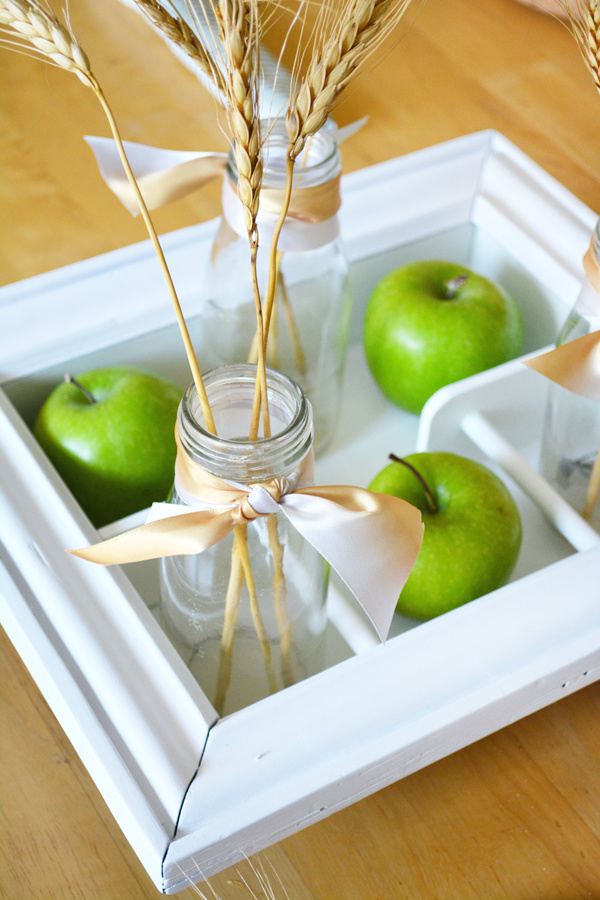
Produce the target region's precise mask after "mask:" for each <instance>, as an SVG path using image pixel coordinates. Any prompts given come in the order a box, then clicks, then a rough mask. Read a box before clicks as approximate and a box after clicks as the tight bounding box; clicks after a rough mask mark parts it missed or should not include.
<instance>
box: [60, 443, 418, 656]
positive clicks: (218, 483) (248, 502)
mask: <svg viewBox="0 0 600 900" xmlns="http://www.w3.org/2000/svg"><path fill="white" fill-rule="evenodd" d="M311 469H312V465H311V460H310V459H308V458H305V460H304V461H303V462H302V463H300V465H299V468H298V470H297V471H296V472H295V473H294V474H293V476H291V477H288V478H286V479H273V480H270V481H268V482H265V483H263V484H256V485H242V484H236V483H230V482H227V481H224V480H222V479H221V478H218V477H217V476H215V475H212V474H211V473H209V472H207V471H206V470H205V469H203V468H202V467H201V466H199V465H198V464H197V463H195V462H194V461H193V460H191V459H190V457H189V456H188V455H187V454H185V452H184V451H183V450H182V448H181V446H180V447H179V450H178V455H177V462H176V469H175V472H176V489H177V491H178V494H179V495H180V496H183V498H184V499H185V500H186V502H190V504H193V505H189V506H179V505H176V504H169V503H156V504H154V505H153V507H152V508H151V510H150V516H149V519H148V521H147V522H146V524H144V525H141V526H140V527H138V528H134V529H132V530H131V531H127V532H124V533H123V534H120V535H117V536H116V537H113V538H109V539H108V540H106V541H103V542H101V543H98V544H94V545H93V546H91V547H86V548H83V549H80V550H71V551H70V552H71V553H73V554H74V555H75V556H79V557H81V558H82V559H86V560H89V561H90V562H95V563H100V564H102V565H111V564H113V563H118V564H121V563H128V562H138V561H141V560H146V559H156V558H158V557H161V556H175V555H179V554H192V553H201V552H202V551H203V550H206V549H207V548H208V547H211V546H212V545H213V544H216V543H217V542H218V541H220V540H222V539H223V538H224V537H226V535H228V534H229V533H230V532H231V531H232V530H233V529H234V527H235V526H236V525H238V524H243V523H246V522H249V521H251V520H252V519H254V518H256V517H258V516H268V515H272V514H273V513H276V512H279V513H283V514H284V515H285V516H286V517H287V518H288V520H289V521H290V523H291V524H292V525H293V526H294V528H296V529H297V530H298V531H299V532H300V534H301V535H302V536H303V537H304V538H305V539H306V540H308V541H309V542H310V543H311V544H312V545H313V546H314V547H315V549H316V550H317V551H318V552H319V553H320V554H321V555H322V556H323V557H324V558H325V559H326V560H327V562H329V563H330V564H331V566H332V567H333V568H334V569H335V571H336V572H337V573H338V575H339V576H340V577H341V578H342V580H343V581H344V582H345V584H346V585H347V586H348V588H349V589H350V590H351V591H352V593H353V594H354V595H355V597H356V598H357V600H358V601H359V603H360V604H361V606H362V607H363V609H364V610H365V612H366V613H367V615H368V616H369V618H370V620H371V622H372V623H373V625H374V627H375V629H376V631H377V633H378V634H379V636H380V638H381V639H382V640H385V638H386V636H387V633H388V631H389V627H390V624H391V621H392V616H393V613H394V609H395V607H396V603H397V601H398V596H399V594H400V591H401V590H402V588H403V587H404V584H405V583H406V580H407V578H408V576H409V575H410V572H411V569H412V567H413V565H414V563H415V560H416V558H417V555H418V553H419V550H420V547H421V542H422V539H423V524H422V522H421V514H420V512H419V511H418V510H417V509H416V508H415V507H414V506H411V505H410V504H409V503H406V502H405V501H404V500H400V499H399V498H397V497H391V496H388V495H386V494H376V493H374V492H372V491H369V490H366V489H364V488H359V487H352V486H349V485H330V486H327V487H322V486H320V487H312V486H303V485H304V484H305V482H306V479H307V476H308V477H310V471H311Z"/></svg>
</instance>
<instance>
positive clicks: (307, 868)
mask: <svg viewBox="0 0 600 900" xmlns="http://www.w3.org/2000/svg"><path fill="white" fill-rule="evenodd" d="M69 8H70V15H71V20H72V22H73V26H74V28H75V31H76V34H77V36H78V37H79V39H80V41H81V42H82V44H83V45H84V47H85V48H86V50H87V51H88V53H89V56H90V58H91V61H92V67H93V69H94V72H95V74H96V76H97V77H98V79H99V80H100V82H101V84H102V86H103V88H104V90H105V92H106V94H107V96H108V97H109V99H110V101H111V103H112V105H113V107H114V110H115V113H116V115H117V118H118V120H119V122H120V125H121V128H122V130H123V135H124V137H126V138H128V139H131V140H136V141H141V142H147V143H154V144H157V145H162V146H167V147H176V148H184V149H194V148H197V149H224V148H225V146H226V144H227V138H226V137H225V136H224V135H223V134H222V132H221V130H220V125H219V122H218V118H217V115H216V109H215V104H214V101H213V100H212V99H211V98H210V96H209V95H208V94H207V93H206V91H204V89H203V88H201V87H199V85H198V83H197V81H196V79H195V77H194V76H193V75H192V74H191V73H190V72H188V71H187V70H186V69H185V68H184V67H183V66H182V65H181V64H180V63H179V62H178V61H177V60H176V59H175V58H174V57H173V56H172V55H171V53H170V52H169V50H168V48H167V47H166V46H165V44H164V43H163V41H162V40H161V39H160V38H158V37H156V36H155V35H153V34H152V33H151V32H150V30H149V28H148V26H147V24H146V23H145V21H144V20H143V19H142V18H141V17H140V16H139V15H138V14H137V13H135V12H132V11H131V10H129V9H127V8H125V7H123V6H122V5H121V4H120V3H119V2H118V0H102V3H98V2H97V0H70V4H69ZM0 83H1V84H2V91H1V92H0V115H1V119H0V152H1V159H0V165H1V168H2V180H1V181H0V194H1V209H2V226H1V237H0V281H1V282H2V283H8V282H11V281H14V280H18V279H20V278H25V277H28V276H30V275H35V274H37V273H40V272H44V271H46V270H48V269H52V268H56V267H58V266H62V265H65V264H67V263H70V262H73V261H76V260H79V259H83V258H87V257H90V256H93V255H95V254H98V253H103V252H106V251H108V250H111V249H114V248H116V247H119V246H122V245H124V244H129V243H132V242H135V241H138V240H143V239H145V233H144V231H143V225H142V223H141V222H140V220H138V219H132V218H131V217H130V216H129V214H128V213H126V212H125V211H124V209H123V208H122V207H121V205H120V204H119V203H118V201H117V200H115V199H114V198H113V197H112V195H111V194H110V193H109V192H108V191H107V190H106V188H105V186H104V184H103V182H102V181H101V180H100V178H99V176H98V174H97V170H96V166H95V163H94V161H93V158H92V154H91V152H90V150H89V149H88V148H87V146H86V145H85V144H84V142H83V140H82V135H83V134H107V129H106V125H105V122H104V120H103V116H102V113H101V111H100V109H99V108H98V106H97V104H96V101H95V100H94V97H93V95H92V94H91V92H90V91H86V89H85V88H84V87H83V86H82V85H81V84H80V83H79V82H78V81H77V80H76V79H75V78H73V77H72V76H69V75H68V74H66V73H64V72H60V71H57V70H53V69H50V68H48V67H47V66H45V65H43V64H41V63H39V62H35V61H33V60H31V59H27V58H25V57H20V56H17V55H15V54H12V53H9V52H8V51H5V50H2V51H0ZM366 113H368V114H369V115H370V121H369V124H368V126H367V127H366V128H364V129H363V131H362V132H360V134H358V135H357V136H355V137H354V138H353V139H352V140H351V141H349V142H348V143H347V144H346V145H344V148H343V156H344V166H345V170H346V171H350V170H353V169H357V168H361V167H363V166H368V165H371V164H373V163H376V162H379V161H382V160H385V159H389V158H391V157H395V156H398V155H400V154H403V153H407V152H410V151H413V150H418V149H421V148H423V147H426V146H429V145H431V144H434V143H437V142H440V141H444V140H448V139H450V138H454V137H457V136H459V135H462V134H466V133H469V132H472V131H478V130H480V129H485V128H496V129H498V130H499V131H501V132H502V133H503V134H505V135H506V137H508V138H509V139H510V140H512V141H514V142H515V143H516V144H517V145H518V146H519V147H521V149H523V150H524V151H525V152H526V153H528V154H529V155H530V156H531V157H532V158H533V159H534V160H535V161H537V162H538V163H540V164H541V165H542V166H543V167H544V168H546V169H547V170H548V171H549V172H550V173H551V174H552V175H554V176H556V177H557V178H558V179H559V180H560V181H561V182H563V184H565V185H566V186H567V187H568V188H569V189H570V190H571V191H572V192H573V193H574V194H575V195H576V196H578V197H580V198H581V199H582V200H583V201H584V202H586V203H587V204H588V205H589V206H591V207H592V208H593V209H600V180H599V179H598V171H599V166H600V156H599V154H598V147H599V146H600V97H598V94H597V93H596V90H595V88H594V86H593V83H592V81H591V78H590V77H589V75H588V73H587V71H586V69H585V67H584V65H583V63H582V61H581V59H580V57H579V53H578V50H577V48H576V46H575V42H574V41H573V39H572V38H571V36H570V35H569V34H568V33H567V31H566V29H565V28H564V26H562V25H561V24H559V23H558V22H556V21H555V20H553V19H552V18H550V17H548V16H545V15H543V14H541V13H537V12H535V11H533V10H532V9H529V8H528V7H526V6H523V5H521V4H517V3H514V2H513V0H477V2H474V0H429V2H428V3H427V4H426V5H425V7H424V8H423V10H422V12H421V13H420V15H419V17H418V18H417V20H416V22H415V23H414V25H413V27H412V28H411V30H410V31H409V32H408V34H407V35H405V36H404V38H403V40H402V41H400V42H399V43H397V44H395V45H394V46H392V47H391V48H390V49H389V51H388V54H387V56H386V57H385V59H384V60H383V62H382V63H381V65H380V67H379V68H378V69H377V72H376V74H371V75H368V76H365V77H363V78H362V79H361V80H360V81H359V83H358V84H357V85H356V86H355V87H354V89H353V90H352V91H351V93H350V94H349V96H348V97H347V98H346V100H345V101H344V103H343V104H342V105H341V106H340V108H339V109H338V110H337V111H336V117H337V119H338V121H339V122H340V123H342V124H344V123H347V122H350V121H352V120H353V119H355V118H358V117H360V116H363V115H365V114H366ZM218 195H219V191H218V188H214V189H212V188H211V189H209V190H206V191H203V192H201V193H197V194H195V195H193V196H192V197H190V198H189V199H187V200H185V201H179V202H178V203H175V204H173V205H172V206H171V207H169V208H167V209H164V210H161V211H159V212H158V213H157V214H156V222H157V225H158V228H159V230H160V231H161V232H167V231H170V230H173V229H175V228H180V227H183V226H186V225H190V224H193V223H195V222H196V221H199V220H202V219H206V218H211V217H212V216H214V215H216V213H217V212H218V208H219V196H218ZM82 302H85V298H82ZM565 602H568V601H567V599H566V600H565ZM441 677H443V673H441ZM0 686H1V696H2V712H1V715H2V729H1V733H0V742H1V743H0V747H1V766H2V773H1V777H2V787H1V802H0V823H1V834H0V840H1V847H2V857H1V862H0V895H1V896H2V897H3V898H6V900H54V898H56V900H59V898H60V900H75V898H76V900H80V898H82V900H83V898H85V900H141V898H153V897H156V896H157V893H156V890H155V888H154V887H153V886H152V885H151V883H150V881H149V879H148V878H147V876H146V874H145V873H144V871H143V870H142V868H141V866H140V864H139V863H138V862H137V860H136V858H135V856H134V855H133V853H132V851H131V850H130V848H129V846H128V844H127V843H126V841H125V840H124V838H123V837H122V835H121V833H120V831H119V829H118V827H117V825H116V824H115V822H114V820H113V819H112V817H111V815H110V813H109V812H108V810H107V808H106V806H105V805H104V802H103V800H102V798H101V797H100V795H99V794H98V792H97V790H96V788H95V786H94V785H93V784H92V782H91V780H90V779H89V777H88V775H87V773H86V772H85V770H84V769H83V767H82V765H81V763H80V762H79V760H78V758H77V757H76V755H75V754H74V752H73V750H72V748H71V746H70V744H69V743H68V741H67V740H66V738H65V737H64V735H63V733H62V731H61V729H60V728H59V726H58V725H57V723H56V721H55V719H54V717H53V716H52V714H51V713H50V711H49V710H48V708H47V706H46V704H45V702H44V700H43V699H42V697H41V695H40V693H39V691H38V689H37V688H36V686H35V685H34V684H33V683H32V681H31V679H30V677H29V675H28V674H27V672H26V671H25V669H24V667H23V666H22V664H21V662H20V660H19V659H18V657H17V655H16V653H15V652H14V650H13V649H12V647H11V645H10V643H9V642H8V641H7V640H6V638H5V637H4V636H2V671H1V674H0ZM388 689H389V690H392V691H399V690H410V685H389V686H388ZM599 747H600V687H599V686H598V685H592V686H591V687H588V688H586V689H585V690H583V691H580V692H579V693H577V694H575V695H573V696H571V697H569V698H567V699H565V700H563V701H561V702H560V703H558V704H555V705H553V706H551V707H549V708H548V709H546V710H543V711H541V712H539V713H537V714H536V715H533V716H531V717H529V718H527V719H525V720H523V721H521V722H517V723H515V724H514V725H512V726H510V727H509V728H506V729H504V730H503V731H501V732H499V733H497V734H495V735H492V736H490V737H489V738H487V739H485V740H483V741H480V742H478V743H477V744H475V745H473V746H471V747H468V748H467V749H465V750H463V751H461V752H459V753H456V754H454V755H453V756H451V757H448V758H447V759H444V760H442V761H441V762H438V763H436V764H435V765H432V766H430V767H428V768H427V769H425V770H423V771H421V772H418V773H417V774H415V775H413V776H410V777H409V778H406V779H404V780H403V781H400V782H398V783H397V784H395V785H392V786H391V787H389V788H387V789H386V790H383V791H381V792H379V793H378V794H376V795H374V796H372V797H370V798H368V799H366V800H363V801H361V802H360V803H357V804H355V805H354V806H352V807H350V808H348V809H347V810H344V811H343V812H340V813H337V814H336V815H334V816H331V817H330V818H328V819H326V820H325V821H323V822H321V823H318V824H316V825H313V826H312V827H311V828H309V829H306V830H305V831H302V832H300V833H299V834H297V835H295V836H293V837H291V838H288V839H287V840H285V841H283V842H282V843H281V844H279V845H278V846H276V847H273V848H272V849H271V850H269V851H267V852H266V853H265V854H261V855H260V859H262V860H268V861H269V862H265V866H266V870H267V872H270V878H271V881H272V882H273V884H274V886H275V888H276V896H278V897H279V896H281V897H283V896H285V894H284V891H283V888H282V887H281V886H280V885H279V884H278V881H277V877H276V876H275V875H274V873H273V871H272V870H271V869H270V865H272V866H273V868H274V870H276V872H277V873H278V875H279V876H280V877H281V880H282V882H283V885H284V886H285V889H286V891H287V894H288V896H289V897H290V898H294V900H310V898H318V900H337V898H339V897H344V898H347V900H366V898H381V900H384V898H385V900H390V898H407V900H408V898H410V900H416V898H419V900H433V898H441V900H459V898H460V900H471V898H473V900H476V898H486V900H495V898H498V900H505V898H506V900H508V898H510V900H531V898H544V900H583V898H588V897H596V898H597V897H600V769H599V766H598V752H599V751H598V748H599ZM249 871H250V870H249V867H248V866H244V867H241V874H239V873H238V872H237V871H236V870H229V871H227V872H224V873H222V874H221V875H220V876H218V877H216V878H215V879H213V882H212V883H213V886H214V888H215V890H216V891H217V893H218V894H219V896H221V897H223V898H227V900H244V898H246V897H248V891H247V890H246V888H245V887H244V885H243V880H242V876H243V877H246V876H248V877H250V875H249ZM257 894H258V895H259V896H261V894H260V892H257ZM184 896H189V897H192V896H193V892H192V891H191V890H190V891H189V892H186V894H185V895H184Z"/></svg>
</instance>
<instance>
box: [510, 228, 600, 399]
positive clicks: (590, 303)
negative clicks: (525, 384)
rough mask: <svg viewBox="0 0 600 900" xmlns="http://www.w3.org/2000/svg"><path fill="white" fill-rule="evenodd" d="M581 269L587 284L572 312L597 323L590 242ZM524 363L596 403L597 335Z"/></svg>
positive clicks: (599, 273) (599, 269) (599, 381)
mask: <svg viewBox="0 0 600 900" xmlns="http://www.w3.org/2000/svg"><path fill="white" fill-rule="evenodd" d="M583 268H584V270H585V274H586V276H587V281H586V282H585V283H584V285H583V287H582V289H581V293H580V294H579V297H578V298H577V302H576V304H575V309H578V310H579V311H580V313H581V315H582V316H583V317H584V318H588V319H597V318H598V317H599V316H600V265H598V260H597V259H596V253H595V251H594V244H593V239H592V241H591V242H590V246H589V248H588V250H587V251H586V254H585V256H584V257H583ZM524 362H525V365H526V366H529V368H530V369H534V370H535V371H536V372H539V373H540V375H544V376H545V377H546V378H548V379H550V381H554V382H555V383H556V384H560V385H561V386H562V387H564V388H566V389H567V390H568V391H571V392H572V393H574V394H578V395H579V396H580V397H587V398H589V399H590V400H596V401H599V402H600V331H592V332H591V333H590V334H586V335H584V336H583V337H580V338H577V339H576V340H574V341H568V342H567V343H566V344H561V345H560V346H559V347H555V348H554V349H553V350H550V351H549V352H548V353H542V354H541V355H540V356H535V357H533V358H532V359H527V360H524Z"/></svg>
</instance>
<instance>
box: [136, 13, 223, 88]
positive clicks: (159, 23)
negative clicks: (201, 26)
mask: <svg viewBox="0 0 600 900" xmlns="http://www.w3.org/2000/svg"><path fill="white" fill-rule="evenodd" d="M135 2H136V4H137V5H138V7H139V8H140V10H141V11H142V12H143V13H144V15H145V16H146V17H147V18H148V19H149V20H150V21H151V22H152V24H153V25H155V26H156V27H157V28H158V29H159V31H161V32H162V33H163V34H164V35H165V37H167V38H169V40H171V41H173V43H174V44H177V46H178V47H180V48H181V49H182V50H183V52H184V53H185V54H186V55H187V56H189V58H190V59H192V60H193V61H194V62H195V63H196V64H197V65H198V66H199V68H200V69H201V71H202V72H204V74H205V75H208V77H209V78H210V79H211V80H212V81H213V82H214V84H215V87H216V88H217V89H218V91H219V92H220V93H221V94H223V93H224V91H225V79H224V77H223V73H222V72H221V70H220V68H219V66H218V64H217V62H216V60H215V59H214V58H213V57H212V56H211V54H210V53H209V52H208V50H207V49H206V47H205V46H204V44H203V43H202V41H201V40H200V38H199V37H198V36H197V35H196V34H195V32H194V31H193V30H192V29H191V28H190V26H189V25H188V23H187V22H186V21H185V19H182V18H181V16H179V15H177V14H176V13H175V12H173V13H170V12H169V11H168V10H167V9H165V7H164V6H162V4H160V3H159V2H158V0H135Z"/></svg>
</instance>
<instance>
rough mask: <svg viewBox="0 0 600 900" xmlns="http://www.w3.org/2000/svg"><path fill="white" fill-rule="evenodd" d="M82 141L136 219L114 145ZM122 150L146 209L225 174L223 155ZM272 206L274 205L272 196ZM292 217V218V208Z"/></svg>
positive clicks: (341, 131)
mask: <svg viewBox="0 0 600 900" xmlns="http://www.w3.org/2000/svg"><path fill="white" fill-rule="evenodd" d="M367 119H368V116H365V117H364V118H362V119H358V120H357V121H356V122H352V123H351V124H350V125H346V126H345V127H344V128H335V129H333V128H332V133H333V135H334V138H335V141H336V143H337V144H338V145H339V144H341V143H342V141H345V140H346V139H347V138H349V137H351V136H352V135H353V134H356V132H357V131H359V130H360V129H361V128H362V127H363V125H364V124H365V122H366V121H367ZM84 140H85V141H86V142H87V144H88V145H89V146H90V147H91V149H92V151H93V153H94V156H95V157H96V162H97V164H98V168H99V170H100V174H101V175H102V178H103V179H104V181H105V182H106V184H107V185H108V186H109V188H110V189H111V191H112V192H113V193H114V194H115V195H116V196H117V197H118V198H119V200H120V201H121V203H123V205H124V206H126V207H127V209H128V210H129V212H130V213H131V214H132V215H134V216H137V215H138V214H139V212H140V209H139V206H138V202H137V199H136V197H135V193H134V191H133V189H132V188H131V185H130V184H129V181H128V179H127V176H126V174H125V169H124V168H123V163H122V162H121V157H120V156H119V152H118V150H117V145H116V143H115V142H114V141H113V140H112V139H111V138H104V137H92V136H90V135H86V136H85V138H84ZM123 147H124V148H125V152H126V154H127V159H128V160H129V165H130V166H131V169H132V171H133V174H134V175H135V179H136V181H137V183H138V187H139V189H140V191H141V193H142V196H143V198H144V202H145V203H146V205H147V207H148V209H157V208H158V207H160V206H166V204H167V203H171V202H172V201H174V200H178V199H180V198H181V197H185V196H187V195H188V194H190V193H192V192H193V191H196V190H198V189H199V188H201V187H203V186H204V185H205V184H208V183H209V182H211V181H213V180H214V179H215V178H219V177H222V176H223V175H224V174H225V169H226V163H227V154H226V153H213V152H210V151H208V152H197V151H190V152H188V151H185V150H165V149H162V148H160V147H151V146H148V145H146V144H137V143H134V142H133V141H123ZM276 193H277V194H280V195H283V191H279V192H273V194H274V195H275V194H276ZM336 202H337V200H336V198H335V197H333V198H331V197H329V198H327V203H326V205H325V204H324V208H325V206H326V209H327V210H333V212H331V211H330V212H329V215H334V214H335V211H336V208H337V207H336V206H335V204H336ZM274 203H275V206H277V203H276V199H275V197H274ZM338 205H339V203H338ZM280 207H281V204H279V208H280ZM277 212H278V210H277ZM302 214H303V215H304V214H305V211H303V213H302ZM291 215H292V217H293V208H292V213H291ZM322 215H323V216H324V215H325V214H324V213H323V214H322ZM244 233H245V232H244Z"/></svg>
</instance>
